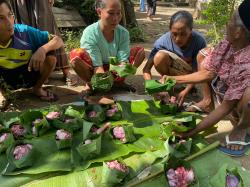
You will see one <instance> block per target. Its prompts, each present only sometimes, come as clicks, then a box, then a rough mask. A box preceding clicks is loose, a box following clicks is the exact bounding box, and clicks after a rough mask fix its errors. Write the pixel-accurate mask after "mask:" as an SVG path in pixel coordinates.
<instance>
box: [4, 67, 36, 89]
mask: <svg viewBox="0 0 250 187" xmlns="http://www.w3.org/2000/svg"><path fill="white" fill-rule="evenodd" d="M39 77H40V72H39V71H31V72H29V71H28V64H26V65H23V66H21V67H19V68H16V69H2V68H0V84H1V86H3V85H6V86H7V88H8V89H11V90H13V89H14V90H16V89H19V88H31V87H33V86H34V85H35V84H36V82H37V80H38V79H39Z"/></svg>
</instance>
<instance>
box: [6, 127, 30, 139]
mask: <svg viewBox="0 0 250 187" xmlns="http://www.w3.org/2000/svg"><path fill="white" fill-rule="evenodd" d="M10 131H11V132H12V134H13V136H14V137H15V138H18V137H21V136H24V135H25V133H26V129H25V128H24V127H23V126H22V125H20V124H14V125H12V126H11V128H10Z"/></svg>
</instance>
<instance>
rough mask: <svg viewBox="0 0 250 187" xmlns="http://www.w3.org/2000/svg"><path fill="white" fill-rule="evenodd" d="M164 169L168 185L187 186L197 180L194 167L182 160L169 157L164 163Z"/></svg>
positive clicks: (175, 186)
mask: <svg viewBox="0 0 250 187" xmlns="http://www.w3.org/2000/svg"><path fill="white" fill-rule="evenodd" d="M164 170H165V177H166V180H167V183H168V185H169V186H170V187H187V186H190V185H194V184H195V183H196V182H197V179H196V177H195V171H194V169H193V168H192V167H191V165H190V164H189V163H188V162H186V161H184V160H181V159H177V158H175V157H171V158H170V159H169V160H168V162H167V163H166V164H165V165H164Z"/></svg>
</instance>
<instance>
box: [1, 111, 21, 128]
mask: <svg viewBox="0 0 250 187" xmlns="http://www.w3.org/2000/svg"><path fill="white" fill-rule="evenodd" d="M19 114H20V112H0V124H1V125H2V126H3V127H1V128H9V127H10V125H11V124H12V123H15V122H20V119H19Z"/></svg>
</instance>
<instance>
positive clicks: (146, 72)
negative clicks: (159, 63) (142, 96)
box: [143, 58, 154, 80]
mask: <svg viewBox="0 0 250 187" xmlns="http://www.w3.org/2000/svg"><path fill="white" fill-rule="evenodd" d="M153 65H154V62H153V58H149V59H148V61H147V63H146V65H145V66H144V68H143V77H144V80H151V79H152V75H151V69H152V67H153Z"/></svg>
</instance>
